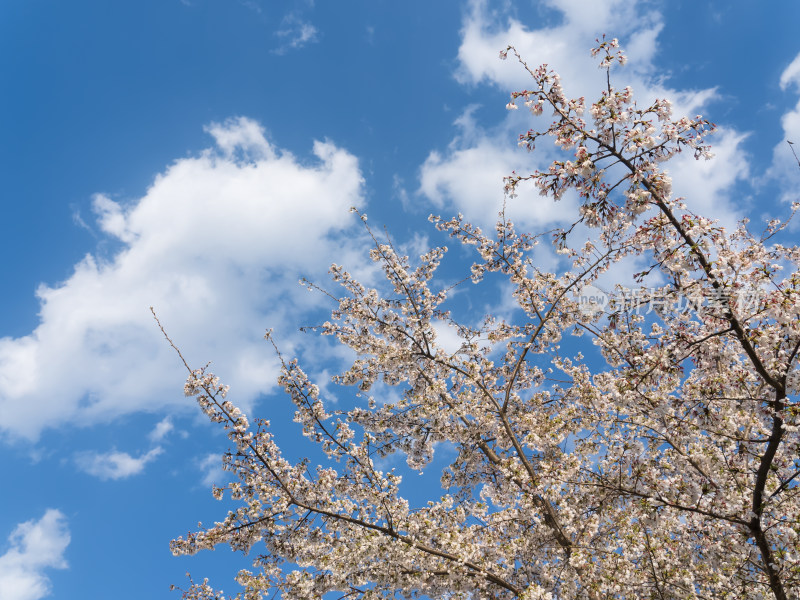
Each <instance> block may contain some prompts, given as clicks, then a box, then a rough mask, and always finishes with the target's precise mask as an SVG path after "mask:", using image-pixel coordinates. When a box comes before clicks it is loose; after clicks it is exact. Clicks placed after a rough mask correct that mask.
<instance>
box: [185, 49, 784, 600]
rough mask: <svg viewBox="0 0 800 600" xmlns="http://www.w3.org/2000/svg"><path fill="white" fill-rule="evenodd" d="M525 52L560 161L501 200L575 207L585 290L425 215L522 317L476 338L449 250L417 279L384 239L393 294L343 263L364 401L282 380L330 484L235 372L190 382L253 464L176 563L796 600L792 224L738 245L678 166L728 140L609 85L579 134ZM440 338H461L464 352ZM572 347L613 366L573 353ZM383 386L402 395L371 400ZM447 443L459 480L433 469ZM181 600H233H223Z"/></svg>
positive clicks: (507, 245) (303, 595) (509, 247)
mask: <svg viewBox="0 0 800 600" xmlns="http://www.w3.org/2000/svg"><path fill="white" fill-rule="evenodd" d="M592 53H593V55H595V56H597V57H598V58H599V60H600V67H601V68H603V69H605V70H606V71H607V72H609V73H610V70H611V69H612V67H613V66H614V65H615V64H617V63H620V64H622V63H624V61H625V58H624V55H623V54H622V52H621V51H620V50H619V48H618V44H617V41H616V40H607V39H605V38H604V39H602V40H598V47H597V48H595V49H594V50H593V51H592ZM509 54H511V55H512V56H516V57H517V58H518V59H519V61H520V63H521V65H522V68H524V69H526V70H527V71H528V73H529V74H530V76H531V79H532V85H531V89H529V90H523V91H518V92H515V93H513V94H512V95H511V102H510V103H509V104H508V106H507V108H509V109H512V110H513V109H517V108H527V109H528V110H530V111H531V112H532V113H533V114H534V115H541V114H542V113H543V112H545V111H546V112H548V113H549V112H551V111H552V113H553V116H554V119H553V121H552V124H550V125H549V127H547V128H546V129H543V130H541V131H539V130H533V129H532V130H530V131H528V132H526V133H524V134H523V135H521V136H520V145H521V146H524V147H526V148H528V149H529V150H533V149H534V146H535V144H536V143H537V142H539V141H540V140H541V139H542V138H545V137H548V136H552V137H553V138H555V140H556V143H557V144H558V145H559V146H560V147H561V148H562V149H563V150H564V152H565V159H564V160H558V161H555V162H553V163H552V165H551V166H550V167H549V169H548V170H546V171H543V172H538V171H537V172H534V173H532V174H529V175H520V174H516V173H514V174H512V175H511V176H510V177H508V178H507V181H506V189H507V192H508V194H509V195H514V194H516V193H517V191H518V189H519V187H520V183H521V182H523V181H532V182H533V183H534V184H535V185H536V186H537V187H538V188H539V190H540V191H541V194H542V195H544V196H549V197H550V198H552V199H554V200H558V199H559V198H560V197H561V196H562V195H563V194H566V193H575V192H577V194H578V195H579V197H580V214H578V215H575V224H574V225H573V226H572V227H571V228H568V229H565V230H559V231H557V232H556V234H555V235H554V236H553V237H552V240H553V243H554V244H555V247H556V249H557V251H558V252H559V253H560V254H561V255H563V256H564V260H565V261H566V263H568V264H569V265H570V266H569V268H568V270H566V271H565V272H563V273H548V272H545V271H543V270H541V269H539V268H537V266H536V262H535V261H534V260H533V258H532V256H533V252H534V247H535V246H536V245H537V244H538V243H539V242H540V241H542V240H549V239H550V236H551V235H552V232H550V233H548V234H542V235H533V234H529V233H523V232H518V231H517V230H516V229H515V228H514V226H513V224H512V223H511V222H509V221H508V220H506V219H505V218H504V217H503V216H502V214H501V218H500V220H499V222H498V224H497V227H496V231H495V232H493V234H491V235H489V234H486V233H484V232H482V231H481V230H480V229H479V228H478V227H476V226H473V225H471V224H470V223H468V222H466V221H465V219H464V218H462V217H461V216H458V217H456V218H453V219H450V220H446V219H441V218H439V217H431V220H432V221H433V223H434V224H435V226H436V227H437V228H438V229H439V230H441V231H443V232H447V233H448V234H449V235H450V236H452V237H453V238H455V239H456V240H458V241H459V242H461V243H462V244H468V245H472V246H475V249H476V250H477V258H476V260H475V263H474V264H473V265H472V268H471V278H472V280H473V281H474V282H475V283H480V282H481V281H482V279H483V278H484V277H487V276H490V277H492V278H498V277H499V278H503V279H504V280H505V281H506V282H507V283H508V284H509V285H510V286H511V288H512V289H513V299H514V302H515V303H516V307H517V308H518V312H517V314H520V315H524V317H523V318H521V319H515V320H508V319H507V320H503V319H499V318H493V317H486V318H485V319H484V320H483V321H481V322H477V323H463V322H456V320H455V318H454V317H453V316H452V314H451V312H449V311H448V310H447V308H446V307H445V303H446V300H447V298H448V293H449V292H450V291H451V290H450V289H448V288H443V287H441V286H437V285H436V281H435V279H434V274H435V272H436V269H437V267H438V266H439V264H440V261H441V259H442V257H443V255H444V253H445V251H446V248H444V247H441V248H434V249H432V250H430V251H429V252H427V253H425V254H423V255H422V256H421V257H419V260H418V262H415V263H414V264H412V261H410V260H409V259H408V258H407V257H405V256H401V255H400V254H399V252H397V251H396V250H395V248H394V247H393V246H392V245H391V244H390V243H381V242H380V241H378V240H377V239H376V242H375V247H374V249H373V250H372V252H371V256H372V260H373V261H375V263H377V265H379V266H380V268H381V269H382V272H383V274H384V275H385V277H386V282H387V283H386V286H387V288H386V290H378V289H372V288H369V287H367V286H365V285H362V284H361V283H359V282H358V281H357V280H356V279H355V278H354V277H353V276H352V275H351V274H349V273H348V272H347V271H346V270H345V269H344V268H342V267H340V266H337V265H334V266H333V267H332V268H331V273H332V277H333V280H334V281H335V282H336V283H337V284H338V285H339V286H340V287H341V292H339V293H337V294H333V295H334V296H335V301H336V308H335V310H333V312H332V316H331V319H330V321H328V322H326V323H324V325H322V326H321V328H320V329H321V332H322V334H324V335H330V336H334V337H335V338H336V339H337V340H338V341H339V342H340V343H342V344H344V345H345V346H347V347H349V348H351V349H352V350H353V351H354V352H355V355H356V359H355V360H354V362H353V364H352V366H351V367H350V368H349V369H348V370H346V371H345V372H344V373H342V374H341V375H339V376H337V377H334V380H335V382H336V383H338V384H341V385H342V386H350V387H352V388H353V389H354V390H355V396H356V398H355V400H354V402H353V405H354V408H351V409H349V410H341V409H340V408H337V407H339V406H341V404H338V405H334V404H333V403H331V402H330V401H326V398H325V397H324V396H325V395H324V394H322V393H321V392H320V388H319V387H317V386H316V385H314V383H312V381H310V379H309V377H307V375H306V374H305V373H304V371H303V370H302V369H301V367H300V366H299V364H298V363H297V362H296V361H290V360H283V359H282V363H283V369H282V374H281V376H280V384H281V385H282V386H283V388H284V390H285V391H286V394H287V395H288V396H289V397H290V398H291V400H292V401H293V402H294V404H295V406H296V413H295V420H296V421H297V423H299V425H300V427H301V428H302V432H303V435H305V436H306V437H307V438H308V439H309V440H311V441H312V442H314V443H316V444H318V445H319V449H320V451H321V452H320V457H321V460H319V461H314V462H319V463H320V464H313V463H312V462H311V461H309V460H301V461H299V462H291V461H289V460H288V459H287V458H285V456H284V455H283V454H282V452H281V450H280V448H279V447H278V445H277V444H276V442H275V440H274V438H273V435H272V433H270V429H269V422H268V421H263V420H260V421H256V422H255V423H254V424H253V425H251V424H250V423H249V422H248V420H247V419H246V418H245V416H244V415H243V414H242V413H241V412H240V411H239V409H237V408H236V406H235V405H234V404H233V403H232V402H231V401H230V400H227V399H226V393H227V387H226V386H224V385H222V384H221V383H220V381H219V379H218V378H217V377H215V376H214V375H213V374H212V373H209V372H207V371H206V370H204V369H200V370H194V371H191V375H190V376H189V379H188V381H187V383H186V386H185V392H186V394H187V395H192V396H196V397H197V401H198V403H199V405H200V408H201V409H202V410H203V411H204V412H205V414H206V415H208V417H209V418H210V419H211V420H212V421H214V422H217V423H220V424H221V425H222V426H223V427H224V428H225V429H226V430H227V433H228V436H229V438H230V441H231V443H232V444H233V447H232V449H231V450H230V451H229V452H228V453H227V454H226V455H225V457H224V465H225V468H226V469H227V470H228V471H230V472H231V473H232V474H233V475H235V479H236V480H235V482H234V483H231V484H230V485H228V486H226V487H225V488H215V489H214V490H213V493H214V495H215V496H216V497H217V498H222V497H223V496H228V497H229V498H230V499H231V500H232V501H233V502H234V504H235V506H237V508H236V509H235V510H233V511H232V512H229V513H228V514H227V516H226V517H225V518H224V519H222V520H221V521H220V522H218V523H215V524H214V525H213V526H210V527H207V528H201V529H200V530H199V531H197V532H194V533H190V534H188V535H187V536H186V537H181V538H178V539H176V540H174V541H173V542H172V550H173V552H174V553H175V554H193V553H195V552H198V551H200V550H203V549H210V548H214V547H215V546H216V545H218V544H229V545H230V546H231V547H232V548H233V549H234V550H241V551H242V552H245V553H247V552H250V553H251V554H252V556H253V557H254V559H253V561H252V564H253V568H252V570H243V571H241V572H240V573H239V574H238V577H237V581H238V583H239V584H240V585H241V586H243V589H244V591H243V592H241V594H240V597H242V598H245V599H247V600H254V599H256V598H262V597H273V595H274V594H275V593H276V592H277V593H278V595H279V597H281V598H287V599H289V598H297V599H304V600H305V599H310V598H323V597H325V598H339V597H342V598H414V597H425V596H427V597H430V598H447V599H455V598H473V599H479V598H495V599H500V598H503V599H507V598H521V599H525V600H534V599H537V600H538V599H556V598H558V599H567V598H570V599H571V598H585V599H589V600H601V599H611V598H614V599H616V598H659V599H667V598H673V599H689V598H698V599H700V598H704V599H711V598H714V599H723V598H730V599H736V600H740V599H743V598H748V599H756V598H775V599H777V600H783V599H787V598H798V597H800V542H799V541H798V534H800V495H798V494H799V492H800V487H798V486H797V482H798V480H800V478H799V477H798V475H799V474H800V435H798V427H800V404H799V403H798V398H797V393H798V379H799V378H798V367H797V360H798V358H797V357H798V350H800V274H798V265H800V249H799V248H798V247H796V246H792V247H787V246H785V245H781V244H779V243H777V240H778V238H779V235H778V234H779V232H780V231H781V230H782V229H783V228H784V227H785V224H786V222H783V221H778V220H775V221H772V222H770V223H769V224H768V226H767V228H766V230H765V231H764V232H761V233H759V234H754V233H751V231H750V229H749V228H748V223H747V222H746V221H743V222H741V223H740V224H739V226H738V228H736V230H735V231H730V232H728V231H726V230H725V229H724V228H723V227H721V226H720V225H719V224H718V223H716V222H715V221H714V220H712V219H710V218H707V217H704V216H700V215H697V214H694V213H693V212H691V210H690V209H689V207H688V204H689V202H688V201H685V200H684V199H682V198H676V197H673V195H672V193H671V183H670V177H669V176H668V175H667V173H666V172H665V171H664V170H663V168H662V163H664V162H665V161H668V160H669V159H670V158H671V157H673V156H674V155H675V154H676V153H679V152H686V151H688V152H692V153H693V154H694V155H695V157H697V158H698V159H703V158H709V157H710V152H709V146H708V145H707V144H706V142H705V138H706V136H707V135H708V134H710V133H711V132H712V131H713V129H714V126H713V124H711V123H710V122H709V121H707V120H705V119H703V118H701V117H696V118H693V119H690V118H679V119H675V118H673V116H672V111H671V106H670V103H669V102H668V101H667V100H656V101H655V102H653V103H652V104H650V105H649V106H644V107H642V106H639V105H638V104H637V103H636V102H635V100H634V96H633V91H632V90H631V89H630V88H625V89H622V90H620V89H616V88H614V87H613V86H612V85H611V78H610V76H609V77H608V86H607V88H606V89H605V90H604V91H603V92H602V95H601V96H600V98H599V99H598V100H597V101H596V102H594V103H592V104H590V105H589V106H588V115H586V116H584V111H585V109H586V103H585V101H584V98H578V99H570V98H568V97H566V96H565V94H564V92H563V90H562V87H561V83H560V79H559V76H558V75H557V74H556V73H554V72H553V71H551V70H548V68H547V67H546V66H542V67H539V68H536V69H533V68H530V67H528V65H527V64H526V63H525V62H524V61H523V60H522V59H521V58H520V57H519V55H518V54H517V52H516V50H515V49H514V48H513V47H508V48H507V49H506V50H504V51H503V52H501V58H506V57H507V56H508V55H509ZM797 208H798V205H797V204H795V205H794V206H793V210H797ZM361 218H362V220H364V221H366V217H365V216H363V215H362V217H361ZM581 232H582V233H581ZM586 232H588V233H589V236H590V238H591V241H585V243H584V240H585V237H586ZM581 238H583V239H581ZM633 262H635V263H636V264H640V265H641V264H645V265H647V266H646V268H645V269H644V270H643V271H641V272H639V273H637V274H636V277H637V279H636V281H637V285H639V287H637V288H636V289H630V288H628V289H623V288H621V287H619V288H617V289H616V290H615V291H613V292H610V293H609V295H608V298H607V299H608V303H607V304H606V305H605V306H599V307H598V306H596V305H591V306H590V307H589V308H588V309H587V305H586V303H585V302H582V301H581V290H585V289H588V286H589V285H590V284H591V283H593V282H594V283H598V278H600V277H602V276H603V274H604V273H606V272H607V271H608V269H609V268H610V267H612V266H613V265H615V264H616V263H622V264H631V263H633ZM464 285H469V283H465V284H464ZM441 327H454V328H455V329H456V330H457V331H458V335H459V336H460V339H461V342H462V343H461V346H460V348H458V350H457V351H455V352H453V351H448V350H446V349H445V348H444V347H443V345H442V344H441V343H440V341H439V340H438V339H437V330H438V331H440V330H441ZM571 336H583V340H582V341H583V342H584V352H585V353H587V355H592V356H594V355H597V356H596V358H592V359H590V358H589V357H584V356H583V355H582V354H581V353H579V352H577V350H576V351H575V352H572V351H571V350H570V348H577V346H576V345H575V343H573V342H571V340H572V337H571ZM576 341H577V340H576ZM589 342H591V343H589ZM586 348H588V349H586ZM387 385H388V386H395V387H396V389H397V390H398V393H397V394H395V395H393V396H392V397H393V398H395V400H392V401H386V399H385V398H382V397H377V398H373V397H372V396H370V393H371V390H372V391H373V392H375V393H377V392H376V390H378V391H381V390H385V389H386V387H385V386H387ZM437 445H440V446H441V445H444V446H446V447H447V448H448V452H450V453H451V456H455V458H454V459H453V460H451V461H445V462H449V464H446V465H441V462H442V461H441V460H438V459H437V461H436V462H432V461H434V450H435V449H436V447H437ZM392 454H400V455H403V456H404V458H405V459H406V460H407V463H408V466H409V467H410V468H411V469H417V470H419V469H424V468H426V467H427V468H428V469H432V468H441V489H439V490H436V493H435V494H433V495H432V497H431V498H430V501H428V502H427V504H423V505H421V506H413V505H412V503H411V502H409V501H408V500H407V499H406V498H405V497H404V495H403V494H402V493H401V487H402V485H401V476H400V474H398V472H397V470H381V469H380V468H379V465H381V464H383V465H385V464H387V461H386V460H383V459H385V458H386V457H388V456H389V455H392ZM184 596H185V597H186V598H203V599H209V598H221V597H223V596H222V595H221V593H218V592H215V591H214V590H212V588H211V587H210V586H209V585H208V582H203V583H196V584H192V585H191V587H189V589H188V590H186V591H185V592H184Z"/></svg>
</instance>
